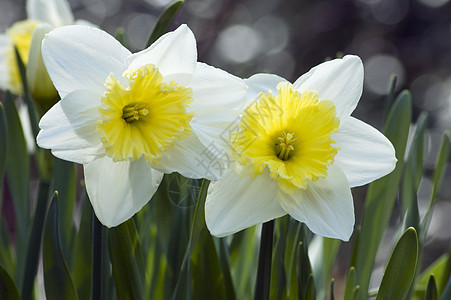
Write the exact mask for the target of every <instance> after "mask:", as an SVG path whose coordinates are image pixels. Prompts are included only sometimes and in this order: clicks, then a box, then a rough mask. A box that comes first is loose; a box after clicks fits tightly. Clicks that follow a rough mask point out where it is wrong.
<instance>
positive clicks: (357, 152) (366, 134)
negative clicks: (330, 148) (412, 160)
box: [332, 117, 396, 187]
mask: <svg viewBox="0 0 451 300" xmlns="http://www.w3.org/2000/svg"><path fill="white" fill-rule="evenodd" d="M332 138H333V139H334V140H335V141H336V142H337V145H338V146H340V148H341V149H340V150H338V153H337V155H336V156H335V163H336V164H337V165H339V166H340V168H341V169H342V170H343V172H344V173H345V175H346V177H347V179H348V181H349V185H350V186H351V187H354V186H360V185H364V184H367V183H369V182H371V181H373V180H376V179H378V178H380V177H382V176H385V175H387V174H388V173H390V172H391V171H393V169H394V168H395V166H396V157H395V149H394V148H393V145H392V144H391V142H390V141H389V140H388V139H387V138H386V137H385V136H384V135H383V134H382V133H380V132H379V131H377V130H376V129H375V128H373V127H371V126H370V125H368V124H366V123H364V122H362V121H360V120H358V119H356V118H353V117H348V118H344V119H342V120H341V123H340V127H339V132H338V133H337V134H335V135H334V136H333V137H332Z"/></svg>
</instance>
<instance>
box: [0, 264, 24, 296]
mask: <svg viewBox="0 0 451 300" xmlns="http://www.w3.org/2000/svg"><path fill="white" fill-rule="evenodd" d="M0 299H8V300H19V299H20V296H19V290H18V289H17V287H16V285H15V284H14V280H13V279H12V278H11V276H9V274H8V272H6V270H5V269H4V268H3V266H2V265H0Z"/></svg>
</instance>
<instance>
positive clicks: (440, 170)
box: [420, 131, 450, 240]
mask: <svg viewBox="0 0 451 300" xmlns="http://www.w3.org/2000/svg"><path fill="white" fill-rule="evenodd" d="M449 152H450V143H449V132H448V131H447V132H445V133H443V136H442V141H441V144H440V148H439V151H438V156H437V161H436V164H435V171H434V177H433V186H432V193H431V198H430V201H429V206H428V209H427V211H426V213H425V215H424V217H423V220H422V221H421V229H422V235H421V236H420V238H421V240H424V238H425V237H426V233H427V230H428V227H429V222H430V220H431V215H432V208H433V207H434V203H435V200H436V199H437V195H438V191H439V188H440V185H441V183H442V181H443V178H444V174H445V170H446V163H447V162H448V157H449Z"/></svg>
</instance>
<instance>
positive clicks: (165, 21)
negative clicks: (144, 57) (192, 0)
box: [146, 1, 184, 48]
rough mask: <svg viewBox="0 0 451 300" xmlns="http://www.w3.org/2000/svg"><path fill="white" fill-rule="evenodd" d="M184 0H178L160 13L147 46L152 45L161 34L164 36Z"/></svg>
mask: <svg viewBox="0 0 451 300" xmlns="http://www.w3.org/2000/svg"><path fill="white" fill-rule="evenodd" d="M183 2H184V1H176V2H174V3H172V4H171V5H170V6H169V7H167V8H166V9H165V10H164V11H163V12H162V13H161V15H160V17H159V18H158V20H157V23H156V24H155V26H154V28H153V30H152V33H151V34H150V37H149V39H148V40H147V43H146V48H147V47H149V46H150V45H152V44H153V43H154V42H155V41H156V40H157V39H158V38H159V37H160V36H162V35H163V34H164V33H165V32H166V31H167V29H168V27H169V25H170V24H171V22H172V20H173V19H174V17H175V15H176V14H177V11H178V10H179V9H180V7H181V6H182V4H183Z"/></svg>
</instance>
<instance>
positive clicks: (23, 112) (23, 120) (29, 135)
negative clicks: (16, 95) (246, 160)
mask: <svg viewBox="0 0 451 300" xmlns="http://www.w3.org/2000/svg"><path fill="white" fill-rule="evenodd" d="M19 119H20V125H21V126H22V130H23V135H24V137H25V143H26V144H27V151H28V153H29V154H33V153H34V151H35V149H36V140H35V139H34V136H33V131H32V129H31V123H30V115H29V114H28V106H26V105H25V104H23V105H21V106H19Z"/></svg>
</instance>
